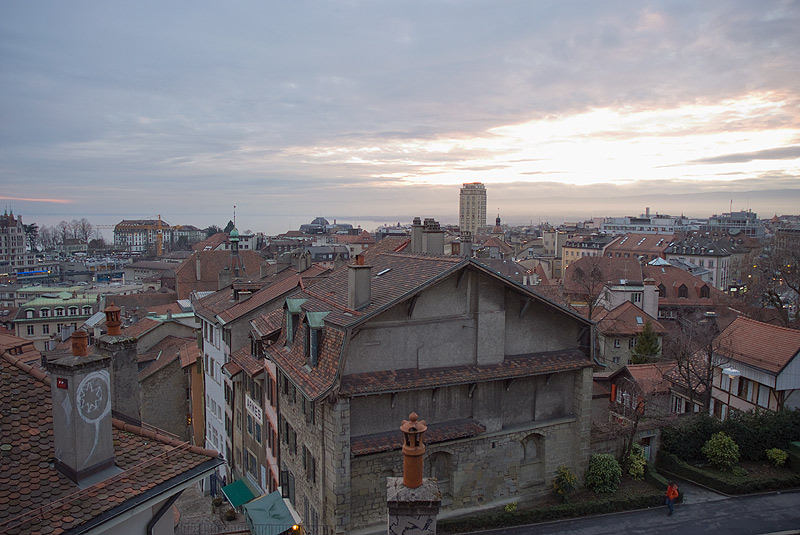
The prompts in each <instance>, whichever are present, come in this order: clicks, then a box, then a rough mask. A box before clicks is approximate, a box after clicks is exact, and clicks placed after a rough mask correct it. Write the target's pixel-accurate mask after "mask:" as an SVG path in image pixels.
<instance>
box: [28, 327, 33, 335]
mask: <svg viewBox="0 0 800 535" xmlns="http://www.w3.org/2000/svg"><path fill="white" fill-rule="evenodd" d="M27 332H28V336H33V325H28V331H27Z"/></svg>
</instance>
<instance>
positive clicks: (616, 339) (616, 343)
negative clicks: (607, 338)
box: [614, 338, 621, 347]
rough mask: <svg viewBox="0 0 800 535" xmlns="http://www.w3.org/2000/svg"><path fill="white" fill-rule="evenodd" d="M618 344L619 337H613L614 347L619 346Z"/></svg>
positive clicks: (619, 343)
mask: <svg viewBox="0 0 800 535" xmlns="http://www.w3.org/2000/svg"><path fill="white" fill-rule="evenodd" d="M620 346H621V342H620V339H619V338H614V347H620Z"/></svg>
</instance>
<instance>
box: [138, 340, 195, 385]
mask: <svg viewBox="0 0 800 535" xmlns="http://www.w3.org/2000/svg"><path fill="white" fill-rule="evenodd" d="M187 345H194V346H195V347H197V340H195V339H193V338H179V337H177V336H166V337H164V339H163V340H161V341H160V342H158V343H157V344H156V345H154V346H153V347H151V348H150V350H149V351H148V352H147V353H143V354H141V355H137V356H136V360H137V361H139V359H141V361H140V362H151V364H149V365H148V366H147V367H146V368H145V369H143V370H142V371H140V372H139V375H138V377H139V380H140V381H143V380H144V379H147V378H148V377H150V376H151V375H153V374H154V373H156V372H157V371H159V370H163V369H164V368H166V367H167V366H169V365H170V364H172V363H173V362H175V361H176V360H177V359H178V358H179V357H180V352H181V351H182V350H183V348H184V347H185V346H187ZM181 367H183V366H181Z"/></svg>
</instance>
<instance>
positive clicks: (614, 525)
mask: <svg viewBox="0 0 800 535" xmlns="http://www.w3.org/2000/svg"><path fill="white" fill-rule="evenodd" d="M781 532H783V533H786V534H788V533H792V534H795V533H797V534H800V493H798V492H788V493H781V494H762V495H758V496H744V497H736V498H724V499H714V500H706V501H696V502H695V503H687V504H684V505H678V506H676V507H675V514H674V515H673V516H667V508H666V506H665V507H663V508H654V509H647V510H643V511H630V512H626V513H617V514H610V515H602V516H594V517H590V518H580V519H577V520H565V521H561V522H548V523H546V524H536V525H532V526H518V527H514V528H504V529H499V530H491V531H482V532H480V533H481V535H544V534H552V533H562V534H569V535H620V534H621V533H624V534H646V535H666V534H674V533H678V534H680V535H697V534H708V533H723V534H725V535H760V534H767V533H781Z"/></svg>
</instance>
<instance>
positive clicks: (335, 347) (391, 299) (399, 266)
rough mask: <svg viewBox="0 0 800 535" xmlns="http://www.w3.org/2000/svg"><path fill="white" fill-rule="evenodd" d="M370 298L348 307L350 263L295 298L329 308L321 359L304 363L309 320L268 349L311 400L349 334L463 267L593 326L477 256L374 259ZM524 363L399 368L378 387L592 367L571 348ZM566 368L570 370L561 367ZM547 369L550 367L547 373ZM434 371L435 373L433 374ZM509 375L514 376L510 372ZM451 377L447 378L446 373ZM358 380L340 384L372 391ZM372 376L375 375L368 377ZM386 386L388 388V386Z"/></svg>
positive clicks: (331, 376)
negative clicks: (449, 368)
mask: <svg viewBox="0 0 800 535" xmlns="http://www.w3.org/2000/svg"><path fill="white" fill-rule="evenodd" d="M371 264H372V265H371V269H372V277H371V288H372V292H371V299H372V300H371V302H370V304H369V305H367V306H366V307H365V308H363V309H362V310H359V311H355V310H351V309H349V308H348V307H347V304H348V303H347V292H348V270H349V269H350V268H349V267H347V266H342V267H341V268H339V269H337V270H335V271H333V272H332V273H330V275H327V276H324V277H319V278H318V279H316V283H315V284H314V285H313V286H312V287H310V288H309V287H306V288H305V289H304V290H303V291H302V292H299V293H296V294H294V295H293V296H292V298H293V301H292V303H293V304H297V305H299V306H300V309H299V310H300V312H301V313H308V312H328V313H329V314H328V315H327V316H326V317H325V320H324V322H325V327H326V328H325V329H324V331H323V334H322V340H321V342H320V345H319V348H320V350H319V360H318V363H317V365H316V366H314V367H309V366H308V365H307V361H306V354H305V348H304V345H305V344H303V343H302V340H303V339H304V336H305V329H306V328H307V326H306V322H305V321H301V322H299V324H298V329H297V331H296V332H295V333H294V342H293V343H291V344H289V347H287V343H286V330H285V329H283V330H282V332H281V334H280V336H279V338H278V339H277V340H276V341H275V343H274V344H272V345H270V346H267V348H266V351H267V355H268V356H269V358H271V359H272V360H273V361H274V362H275V363H276V365H278V366H279V367H280V368H281V369H282V370H283V371H284V373H286V374H287V375H288V376H289V377H290V378H291V380H292V381H293V382H295V384H296V385H297V386H298V387H300V388H301V389H302V390H303V391H304V392H305V394H306V395H307V396H309V397H310V399H312V400H314V399H317V398H318V397H319V396H322V395H324V394H325V393H326V392H327V391H329V389H331V388H332V387H333V386H334V385H335V382H336V380H337V377H338V373H339V366H340V359H341V356H342V354H343V352H344V351H346V341H347V339H348V335H347V332H348V331H349V330H350V329H352V328H355V327H356V326H357V325H360V324H361V323H362V322H364V321H367V320H368V319H370V318H373V317H375V316H377V315H378V314H380V313H382V312H384V311H385V310H387V309H389V308H390V307H392V306H394V305H396V304H398V303H401V302H404V301H406V300H408V299H411V298H412V297H413V296H414V295H415V294H417V293H419V292H422V291H424V290H425V289H427V288H428V287H430V286H432V285H434V284H436V283H438V282H439V281H441V280H443V279H444V278H446V277H448V276H451V275H455V274H456V273H458V272H459V271H460V270H462V269H474V270H478V271H480V272H482V273H484V274H486V275H488V276H490V277H494V278H496V279H498V280H500V281H503V283H504V284H507V285H509V286H511V287H513V288H514V289H515V290H516V291H518V292H520V293H521V294H524V295H526V296H529V297H531V298H533V299H534V300H537V301H540V302H543V303H546V304H547V305H548V306H551V307H554V308H558V309H560V310H561V311H562V312H563V313H565V314H567V315H568V316H570V317H572V318H573V319H575V320H577V321H579V322H582V323H585V324H587V325H589V324H591V322H590V321H589V320H586V319H585V318H583V317H582V316H580V315H579V314H577V313H575V312H574V311H571V310H569V309H567V308H565V307H562V306H561V305H557V304H555V303H553V302H551V301H549V300H547V299H546V298H544V297H542V296H541V295H539V294H537V293H535V292H532V291H530V289H528V288H527V287H523V286H520V285H517V284H516V283H514V282H513V281H511V280H509V279H507V278H505V277H503V276H501V275H499V274H497V273H496V272H494V271H492V270H491V269H489V268H487V267H486V266H484V265H483V264H481V263H479V262H477V261H475V260H474V259H467V258H457V257H449V256H437V255H414V254H404V253H383V254H379V255H376V256H374V257H373V259H372V262H371ZM528 357H529V356H526V360H525V361H524V362H517V361H516V360H515V359H514V358H513V357H506V362H505V363H503V364H502V365H499V366H497V367H492V366H479V367H476V369H474V370H473V369H471V368H469V367H460V368H459V370H460V372H458V371H455V372H452V377H451V378H449V379H448V378H444V377H442V378H437V377H436V375H435V374H436V373H438V372H440V371H441V373H443V374H445V375H446V374H447V373H448V372H447V370H438V369H437V370H430V371H428V372H420V375H419V376H417V375H415V374H416V373H417V372H419V370H413V371H408V372H407V373H406V372H405V371H402V370H397V372H396V373H401V372H402V373H406V375H402V377H401V376H387V377H386V378H385V381H387V383H386V384H385V385H383V383H381V384H382V385H383V386H379V387H377V388H379V389H380V388H388V386H390V383H394V381H397V380H399V379H401V378H402V379H403V381H406V383H403V385H405V386H403V385H399V386H398V385H395V387H394V389H397V388H401V389H402V388H422V387H423V386H424V385H432V384H435V383H437V381H439V380H444V381H445V382H447V381H455V380H461V379H464V377H465V376H464V375H463V373H464V372H465V371H468V372H469V373H471V374H473V375H474V378H473V380H491V379H493V378H500V377H507V376H517V375H520V374H521V375H535V374H538V373H549V371H561V370H562V367H561V366H567V367H569V368H570V369H574V368H575V367H576V366H578V367H579V366H583V365H587V366H588V365H589V361H588V360H587V359H586V357H585V355H583V354H581V355H580V357H581V358H580V362H578V360H576V359H577V357H576V355H575V354H572V353H571V352H569V351H567V352H565V353H563V354H562V353H559V354H558V355H556V354H553V355H551V357H552V358H551V360H550V361H548V362H546V363H543V362H539V361H538V360H536V359H535V358H528ZM548 366H555V367H556V368H557V369H549V368H548V369H545V368H547V367H548ZM563 369H566V368H563ZM548 370H549V371H548ZM431 374H433V375H431ZM509 374H510V375H509ZM372 375H373V378H374V379H375V380H379V378H380V377H381V376H380V374H372ZM448 377H449V376H448ZM357 379H358V378H355V379H349V381H350V383H348V384H349V385H350V386H348V384H344V383H343V384H342V388H343V389H345V390H344V391H346V392H347V393H348V394H356V393H360V392H362V391H363V392H364V393H367V392H371V391H373V390H371V389H373V388H375V387H374V386H359V385H358V384H356V383H355V382H353V381H357ZM371 380H373V379H372V378H371V379H370V381H371ZM387 385H388V386H387Z"/></svg>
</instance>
